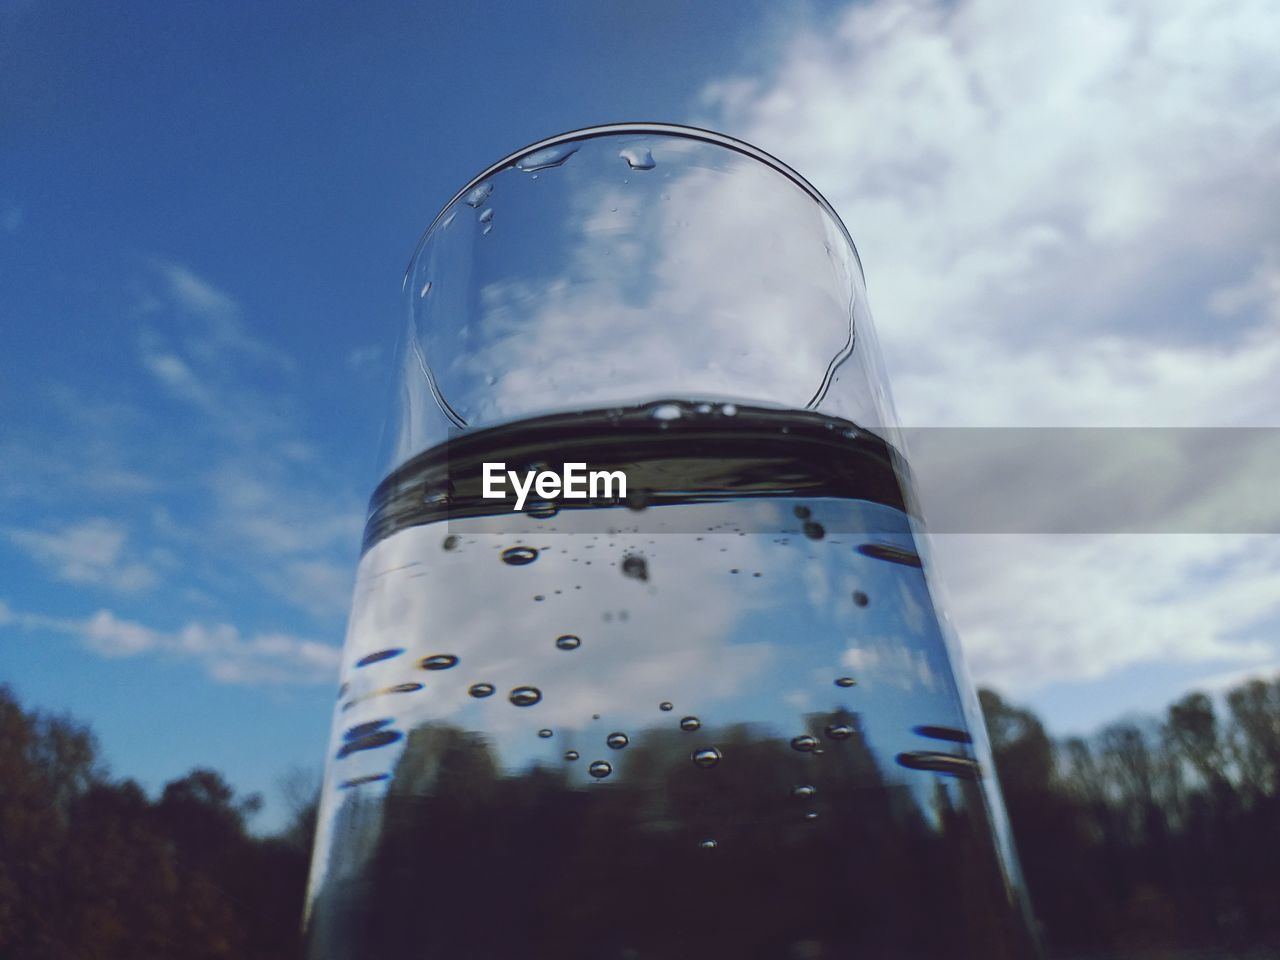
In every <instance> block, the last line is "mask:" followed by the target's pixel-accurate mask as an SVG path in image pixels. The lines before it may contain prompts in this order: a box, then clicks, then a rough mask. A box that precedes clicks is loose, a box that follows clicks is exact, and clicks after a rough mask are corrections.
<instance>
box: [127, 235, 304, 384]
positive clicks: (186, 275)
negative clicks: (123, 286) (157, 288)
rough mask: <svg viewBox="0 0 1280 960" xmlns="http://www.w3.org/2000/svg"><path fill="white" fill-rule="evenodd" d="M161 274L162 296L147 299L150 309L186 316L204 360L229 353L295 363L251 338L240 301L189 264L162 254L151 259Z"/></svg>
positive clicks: (193, 346) (192, 345) (191, 341)
mask: <svg viewBox="0 0 1280 960" xmlns="http://www.w3.org/2000/svg"><path fill="white" fill-rule="evenodd" d="M150 263H151V266H152V268H153V269H154V270H155V272H156V273H157V274H158V276H159V277H160V279H161V281H162V284H163V290H162V296H161V297H160V298H158V299H156V298H154V297H153V298H152V299H151V300H150V309H151V310H156V309H163V308H164V307H166V306H167V307H169V308H172V309H176V310H177V311H178V312H179V313H182V314H185V315H187V316H188V317H189V318H190V319H191V320H192V321H193V323H192V324H191V330H192V334H191V336H190V337H188V339H187V346H188V348H189V349H190V350H191V352H192V353H193V354H195V355H197V356H200V357H202V358H203V359H206V360H217V359H221V358H223V357H225V356H226V355H228V354H231V355H236V356H238V357H240V358H242V359H243V358H249V359H253V360H259V361H266V362H268V363H271V364H274V365H276V366H279V367H281V368H283V369H286V370H292V369H293V368H294V366H295V364H294V362H293V361H292V359H291V358H289V357H287V356H286V355H285V354H283V353H282V352H280V351H279V350H277V349H276V348H275V347H272V346H269V345H267V344H266V343H264V342H262V341H261V340H259V339H257V338H256V337H254V336H253V335H252V334H250V333H249V332H248V331H247V330H246V329H245V325H244V322H243V320H242V319H241V316H242V313H243V311H242V309H241V307H240V304H239V303H238V302H237V301H236V299H235V298H234V297H232V296H231V295H230V294H229V293H227V292H226V291H224V290H221V289H219V288H218V287H216V286H214V284H212V283H211V282H209V281H208V280H207V279H205V278H204V277H201V276H200V275H199V274H197V273H196V272H195V271H194V270H192V269H191V268H190V267H188V266H186V265H185V264H181V263H178V262H176V261H173V260H166V259H164V258H161V257H152V258H151V259H150Z"/></svg>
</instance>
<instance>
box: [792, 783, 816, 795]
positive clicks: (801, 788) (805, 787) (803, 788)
mask: <svg viewBox="0 0 1280 960" xmlns="http://www.w3.org/2000/svg"><path fill="white" fill-rule="evenodd" d="M817 792H818V788H817V787H814V786H810V785H809V784H807V783H802V784H800V785H798V786H795V787H792V788H791V795H792V796H793V797H800V798H801V799H808V798H809V797H812V796H813V795H814V794H815V793H817Z"/></svg>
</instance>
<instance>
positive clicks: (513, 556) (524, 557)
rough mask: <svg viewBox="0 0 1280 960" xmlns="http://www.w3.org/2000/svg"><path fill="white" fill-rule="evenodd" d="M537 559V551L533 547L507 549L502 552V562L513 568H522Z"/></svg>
mask: <svg viewBox="0 0 1280 960" xmlns="http://www.w3.org/2000/svg"><path fill="white" fill-rule="evenodd" d="M537 559H538V551H537V550H535V549H534V548H533V547H507V549H505V550H503V551H502V562H503V563H508V564H510V565H511V566H513V567H523V566H524V565H525V564H528V563H533V561H535V560H537Z"/></svg>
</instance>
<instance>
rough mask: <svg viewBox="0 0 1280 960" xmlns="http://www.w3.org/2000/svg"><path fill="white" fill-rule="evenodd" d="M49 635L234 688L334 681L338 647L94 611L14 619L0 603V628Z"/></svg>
mask: <svg viewBox="0 0 1280 960" xmlns="http://www.w3.org/2000/svg"><path fill="white" fill-rule="evenodd" d="M15 624H16V625H17V627H18V628H19V629H26V630H52V631H55V632H57V633H63V634H67V635H70V636H73V637H76V638H78V639H79V640H80V641H81V642H82V643H84V645H85V646H86V647H88V648H89V649H90V650H92V651H93V652H94V653H96V654H98V655H99V656H102V657H108V658H112V659H123V658H128V657H139V656H143V655H151V656H167V657H176V658H180V659H189V660H194V661H196V662H198V663H199V664H200V665H201V666H202V667H203V669H204V671H205V673H206V674H208V675H209V676H210V677H212V678H213V679H215V680H219V681H221V682H224V683H239V684H311V683H331V682H336V681H337V673H338V663H339V659H340V651H339V650H338V648H337V647H333V646H330V645H329V644H326V643H320V642H318V641H316V640H310V639H307V638H305V637H297V636H293V635H291V634H286V633H272V632H267V633H257V634H253V635H251V636H245V635H243V634H241V632H240V631H239V629H237V628H236V627H235V626H233V625H231V624H228V623H202V622H191V623H188V624H187V625H186V626H184V627H182V628H180V629H178V630H172V631H167V630H160V629H156V628H154V627H149V626H147V625H145V624H142V623H138V622H136V621H133V620H126V619H123V618H121V617H119V616H117V615H116V614H115V613H113V612H112V611H110V610H99V611H97V612H96V613H95V614H93V615H92V616H91V617H88V618H86V619H84V620H78V619H72V618H66V617H48V616H43V615H40V614H26V613H22V614H19V613H14V612H13V611H11V610H9V608H8V607H7V606H5V605H4V604H3V603H0V626H8V627H12V626H13V625H15Z"/></svg>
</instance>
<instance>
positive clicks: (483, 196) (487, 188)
mask: <svg viewBox="0 0 1280 960" xmlns="http://www.w3.org/2000/svg"><path fill="white" fill-rule="evenodd" d="M492 193H493V184H492V183H481V184H478V185H477V186H475V187H473V188H472V189H471V191H470V192H469V193H468V194H467V196H466V204H467V206H468V207H478V206H480V204H482V203H484V202H485V201H486V200H488V199H489V197H490V195H492Z"/></svg>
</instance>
